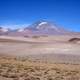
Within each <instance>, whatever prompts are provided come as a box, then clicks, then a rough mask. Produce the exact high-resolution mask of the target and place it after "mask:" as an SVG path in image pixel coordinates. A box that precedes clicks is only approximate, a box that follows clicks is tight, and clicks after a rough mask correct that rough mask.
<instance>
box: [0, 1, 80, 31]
mask: <svg viewBox="0 0 80 80" xmlns="http://www.w3.org/2000/svg"><path fill="white" fill-rule="evenodd" d="M39 19H46V20H49V21H53V22H55V23H57V24H58V25H60V26H63V27H65V28H66V29H70V30H73V31H80V0H0V26H3V27H10V28H19V27H24V25H29V24H31V23H33V22H35V21H37V20H39Z"/></svg>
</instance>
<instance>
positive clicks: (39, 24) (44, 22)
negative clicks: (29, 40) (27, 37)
mask: <svg viewBox="0 0 80 80" xmlns="http://www.w3.org/2000/svg"><path fill="white" fill-rule="evenodd" d="M43 24H47V22H41V23H40V24H39V25H38V26H41V25H43Z"/></svg>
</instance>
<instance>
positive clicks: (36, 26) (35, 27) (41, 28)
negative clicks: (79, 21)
mask: <svg viewBox="0 0 80 80" xmlns="http://www.w3.org/2000/svg"><path fill="white" fill-rule="evenodd" d="M62 34H79V33H77V32H71V31H68V30H66V29H64V28H63V27H60V26H59V25H57V24H55V23H53V22H50V21H46V20H39V21H36V22H34V23H33V24H31V25H29V26H25V28H22V29H14V30H11V29H4V28H2V27H0V35H7V36H27V35H62Z"/></svg>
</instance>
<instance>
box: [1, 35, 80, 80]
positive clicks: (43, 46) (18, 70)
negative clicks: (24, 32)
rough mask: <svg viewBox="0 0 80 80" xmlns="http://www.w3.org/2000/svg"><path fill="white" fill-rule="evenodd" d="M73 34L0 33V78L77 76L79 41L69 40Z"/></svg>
mask: <svg viewBox="0 0 80 80" xmlns="http://www.w3.org/2000/svg"><path fill="white" fill-rule="evenodd" d="M73 37H76V36H46V37H38V38H36V37H33V38H31V37H30V38H24V37H6V36H0V80H80V43H72V42H71V43H70V42H69V40H70V39H71V38H73ZM77 37H79V36H77Z"/></svg>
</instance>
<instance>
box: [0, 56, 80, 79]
mask: <svg viewBox="0 0 80 80" xmlns="http://www.w3.org/2000/svg"><path fill="white" fill-rule="evenodd" d="M0 80H80V65H73V64H58V63H57V64H56V63H55V64H51V63H46V62H39V61H32V60H31V59H29V58H26V59H24V58H23V59H21V58H18V59H17V58H12V57H0Z"/></svg>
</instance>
